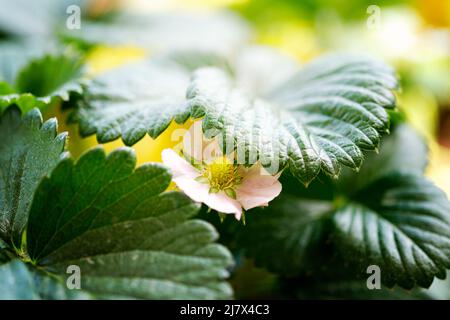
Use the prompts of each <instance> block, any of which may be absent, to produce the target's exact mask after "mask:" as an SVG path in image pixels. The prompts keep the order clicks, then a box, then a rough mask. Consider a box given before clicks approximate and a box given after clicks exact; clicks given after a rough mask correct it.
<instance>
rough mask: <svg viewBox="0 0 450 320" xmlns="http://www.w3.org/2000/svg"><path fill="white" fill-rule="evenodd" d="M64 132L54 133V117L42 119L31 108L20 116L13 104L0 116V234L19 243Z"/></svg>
mask: <svg viewBox="0 0 450 320" xmlns="http://www.w3.org/2000/svg"><path fill="white" fill-rule="evenodd" d="M65 140H66V134H65V133H62V134H59V135H57V121H56V119H54V118H53V119H50V120H47V121H46V122H44V123H43V120H42V116H41V113H40V112H39V111H38V110H37V109H33V110H31V111H30V112H28V113H27V114H25V115H24V116H23V118H21V113H20V111H19V110H18V109H17V108H16V107H11V108H8V109H7V110H6V111H5V112H4V113H3V115H1V117H0V237H1V238H2V239H3V240H4V241H5V242H6V243H8V244H14V245H15V246H16V247H18V248H20V246H21V240H22V239H21V237H22V232H23V230H24V228H25V225H26V223H27V218H28V212H29V208H30V206H31V201H32V199H33V195H34V192H35V190H36V187H37V185H38V183H39V181H40V180H41V179H42V177H44V176H46V175H48V174H49V173H50V172H51V170H52V169H53V168H54V167H55V166H56V164H57V163H58V161H59V160H60V158H61V156H62V152H63V150H64V144H65Z"/></svg>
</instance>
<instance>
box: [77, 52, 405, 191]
mask: <svg viewBox="0 0 450 320" xmlns="http://www.w3.org/2000/svg"><path fill="white" fill-rule="evenodd" d="M172 61H175V64H173V63H172V64H170V63H166V64H161V63H157V65H158V66H152V67H150V66H151V65H152V63H150V64H148V65H147V66H144V65H134V66H130V67H128V68H127V67H125V68H123V69H121V70H120V71H115V72H112V73H109V74H108V75H105V76H104V77H102V78H101V79H99V80H98V82H97V84H96V85H95V86H94V87H93V88H91V89H90V90H91V93H90V94H88V95H87V96H86V99H85V103H84V104H82V105H81V106H80V107H79V108H78V110H77V111H76V112H75V114H74V116H73V120H74V121H78V122H80V131H81V133H82V134H83V135H90V134H94V133H96V134H97V138H98V140H99V141H100V142H107V141H111V140H114V139H117V138H119V137H120V136H122V139H123V140H124V142H125V143H126V144H127V145H131V144H133V143H136V142H137V141H138V140H140V139H141V138H142V137H143V136H144V135H145V133H146V132H148V133H149V134H150V135H151V136H152V137H153V138H155V137H157V136H158V135H159V134H160V133H161V132H162V131H164V129H165V128H167V126H168V125H169V123H170V121H171V120H172V119H175V120H176V121H177V122H184V121H185V120H186V119H187V118H188V116H189V115H190V116H191V117H192V118H201V117H204V118H203V129H204V132H205V134H207V135H208V136H215V135H218V134H221V135H222V138H223V139H224V141H225V142H226V143H227V144H228V145H227V148H230V147H234V148H236V147H237V146H239V147H240V148H242V149H240V150H239V152H238V153H239V154H242V155H244V156H245V159H242V160H244V162H245V163H247V164H248V163H250V162H253V161H255V160H257V159H259V160H261V162H262V163H263V165H265V166H266V167H268V169H269V170H270V171H271V172H274V171H279V170H281V169H283V168H285V167H289V168H290V170H291V172H292V173H293V174H294V176H296V177H297V178H298V179H299V180H301V181H302V182H303V183H305V184H308V183H309V182H310V181H311V180H313V179H314V178H315V177H316V176H317V175H318V174H319V173H320V172H321V171H324V172H325V173H327V174H328V175H330V176H333V177H337V175H338V174H339V171H340V168H341V164H343V165H346V166H349V167H351V168H353V169H358V168H359V167H360V165H361V163H362V160H363V152H362V151H363V150H374V149H376V148H377V147H378V143H379V140H380V137H381V134H382V133H384V132H386V131H387V129H388V125H389V121H388V120H389V119H388V114H387V112H386V110H385V109H386V108H392V107H393V106H394V105H395V101H394V96H393V94H392V92H391V90H392V89H394V88H395V86H396V84H397V82H396V79H395V77H394V75H393V72H392V70H390V69H389V68H388V67H386V66H385V65H384V64H381V63H379V62H377V61H374V60H372V59H368V58H361V57H357V56H341V55H338V56H329V57H325V58H321V59H319V60H318V61H315V62H312V63H311V64H309V65H307V66H305V67H304V68H303V69H302V70H300V71H298V72H297V70H298V66H297V65H296V64H295V63H294V62H293V61H291V60H290V59H288V58H286V57H284V56H280V55H279V54H277V53H274V52H273V51H270V50H268V49H262V48H257V49H255V48H252V49H248V50H245V51H244V52H242V54H241V55H240V56H239V57H236V58H234V59H231V60H230V61H231V62H230V63H229V64H224V63H223V61H222V60H221V59H216V61H217V63H218V64H219V65H220V66H221V67H224V68H225V69H220V68H213V67H209V68H200V69H199V70H197V71H196V72H194V74H193V76H192V80H191V82H190V84H189V85H188V84H187V83H188V80H187V79H188V78H189V73H188V71H189V70H190V69H192V66H197V67H200V66H201V65H202V63H201V62H198V61H194V62H192V60H191V59H184V60H183V59H182V58H180V57H179V56H178V57H176V58H174V57H172ZM211 61H212V60H211V59H205V60H204V64H203V65H210V64H211ZM183 63H185V65H186V66H185V67H183V66H182V65H181V66H180V64H183ZM154 64H155V63H154ZM161 79H162V80H161ZM165 79H167V80H165ZM169 84H170V85H171V86H169ZM149 88H150V89H149ZM185 97H187V99H185ZM230 144H233V145H230ZM228 150H229V149H228Z"/></svg>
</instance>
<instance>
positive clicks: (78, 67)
mask: <svg viewBox="0 0 450 320" xmlns="http://www.w3.org/2000/svg"><path fill="white" fill-rule="evenodd" d="M82 67H83V61H82V59H81V58H80V57H78V56H75V55H73V54H58V55H45V56H42V57H40V58H36V59H33V60H31V61H29V62H28V64H27V65H25V66H24V67H23V68H22V69H21V70H20V71H18V74H17V75H16V76H15V83H14V85H10V90H9V92H4V93H3V92H0V110H2V109H3V108H5V107H7V106H10V105H12V104H15V105H17V106H19V108H21V109H22V110H23V111H24V112H26V111H28V110H30V109H32V108H33V107H39V108H43V107H44V106H46V105H49V104H51V103H52V102H53V101H54V100H55V99H61V100H63V101H68V100H69V98H70V94H71V93H78V94H81V93H82V92H83V87H82V83H83V80H82V75H83V72H82V70H83V68H82ZM11 89H13V90H11ZM11 91H13V92H11Z"/></svg>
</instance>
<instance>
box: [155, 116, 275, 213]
mask: <svg viewBox="0 0 450 320" xmlns="http://www.w3.org/2000/svg"><path fill="white" fill-rule="evenodd" d="M199 130H200V132H199ZM199 133H200V135H199ZM196 137H201V141H200V143H195V142H194V143H192V142H193V141H197V142H198V141H199V140H198V139H193V138H196ZM183 142H184V147H183V155H184V156H180V155H179V154H178V153H177V152H175V151H174V150H172V149H165V150H163V151H162V160H163V163H164V164H165V165H166V166H168V167H169V168H170V169H171V171H172V174H173V181H174V182H175V184H176V185H177V187H178V188H179V189H181V190H182V191H183V192H184V193H185V194H186V195H187V196H188V197H190V198H191V199H192V200H194V201H196V202H202V203H204V204H206V205H207V206H208V207H210V208H212V209H214V210H217V211H218V212H221V213H228V214H234V215H235V217H236V219H237V220H240V219H241V216H242V212H243V209H244V210H249V209H251V208H255V207H261V206H267V205H268V203H269V202H270V201H271V200H273V199H274V198H275V197H277V196H278V195H279V194H280V192H281V183H280V182H279V181H278V175H276V176H272V175H270V174H269V173H268V172H267V171H266V170H265V169H264V168H263V167H262V165H261V164H260V163H259V162H256V163H255V164H253V165H252V166H251V167H244V166H242V165H236V164H235V163H234V161H233V160H234V155H233V154H232V155H223V154H222V153H221V152H220V148H219V147H218V146H219V145H218V143H217V139H212V140H210V141H208V140H207V139H205V138H204V136H203V134H202V132H201V122H196V123H194V125H193V126H192V127H191V129H190V130H189V132H188V133H187V134H186V135H185V137H184V139H183ZM200 157H201V158H202V160H201V161H199V160H200V159H199V158H200ZM187 159H188V160H189V161H188V160H187ZM196 163H197V164H196Z"/></svg>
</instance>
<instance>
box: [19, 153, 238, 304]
mask: <svg viewBox="0 0 450 320" xmlns="http://www.w3.org/2000/svg"><path fill="white" fill-rule="evenodd" d="M135 162H136V159H135V156H134V153H133V152H132V149H129V148H123V149H118V150H117V151H114V152H112V153H111V154H110V155H108V156H106V155H105V153H104V151H103V150H102V149H94V150H92V151H89V152H88V153H86V154H85V155H84V156H82V157H81V158H80V159H79V160H78V161H77V162H76V163H74V162H73V161H72V160H71V159H64V160H62V161H61V162H60V164H59V165H58V166H57V167H56V169H55V170H54V171H53V172H52V175H51V177H50V178H45V179H44V180H43V181H42V182H41V184H40V186H39V188H38V190H37V191H36V195H35V198H34V201H33V205H32V207H31V211H30V219H29V224H28V228H27V252H28V255H29V258H30V260H31V261H32V263H33V264H35V265H37V266H39V267H40V268H43V269H44V270H46V271H47V272H51V273H54V274H60V275H62V274H64V273H65V271H66V269H67V267H68V266H69V265H77V266H79V267H80V268H81V273H82V280H81V286H82V289H83V290H86V291H88V292H91V293H93V294H95V295H97V296H101V297H103V296H107V297H108V296H120V297H131V298H153V299H183V298H185V299H187V298H189V299H217V298H229V297H230V296H231V294H232V292H231V288H230V287H229V285H228V284H226V283H225V282H223V279H224V278H225V277H227V275H228V272H227V270H226V268H227V267H228V266H229V265H230V264H231V262H232V260H231V256H230V254H229V252H228V251H227V250H226V249H225V248H224V247H222V246H220V245H217V244H214V243H213V242H214V240H216V239H217V237H218V234H217V232H216V231H215V230H214V228H212V226H211V225H209V224H208V223H206V222H203V221H200V220H190V219H189V218H191V217H192V216H194V215H195V214H196V213H197V211H198V205H197V204H194V203H193V202H192V201H190V200H189V199H188V198H187V197H185V196H184V195H182V194H181V193H178V192H164V193H162V192H163V191H164V190H165V189H166V188H167V187H168V185H169V183H170V181H171V175H170V174H169V171H168V170H167V169H166V168H165V167H163V166H161V165H159V164H145V165H142V166H140V167H138V168H137V169H134V167H135ZM42 221H45V223H42Z"/></svg>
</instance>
